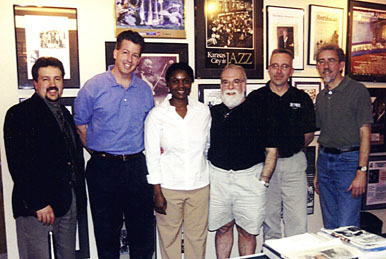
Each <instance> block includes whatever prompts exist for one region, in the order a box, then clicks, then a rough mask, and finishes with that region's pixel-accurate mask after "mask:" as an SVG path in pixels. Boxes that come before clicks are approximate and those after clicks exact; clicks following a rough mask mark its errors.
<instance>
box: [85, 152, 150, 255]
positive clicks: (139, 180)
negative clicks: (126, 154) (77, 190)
mask: <svg viewBox="0 0 386 259" xmlns="http://www.w3.org/2000/svg"><path fill="white" fill-rule="evenodd" d="M146 174H147V168H146V161H145V157H144V155H143V154H142V153H140V154H138V155H136V156H135V157H133V158H130V159H129V160H128V161H122V160H110V159H106V158H101V157H98V156H96V155H93V156H91V159H90V161H89V162H88V164H87V170H86V178H87V185H88V191H89V198H90V206H91V213H92V218H93V223H94V234H95V240H96V244H97V250H98V258H99V259H119V253H120V245H121V244H120V236H121V228H122V225H123V221H125V226H126V230H127V243H128V246H129V251H130V258H131V259H139V258H141V259H151V258H152V256H153V252H154V244H155V225H154V224H155V219H154V211H153V208H154V206H153V186H152V185H150V184H148V183H147V179H146Z"/></svg>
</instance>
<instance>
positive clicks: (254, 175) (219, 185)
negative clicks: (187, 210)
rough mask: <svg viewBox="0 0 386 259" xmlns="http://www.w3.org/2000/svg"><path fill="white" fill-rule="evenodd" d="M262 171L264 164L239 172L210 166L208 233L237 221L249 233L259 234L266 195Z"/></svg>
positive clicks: (263, 215)
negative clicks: (261, 177) (261, 176)
mask: <svg viewBox="0 0 386 259" xmlns="http://www.w3.org/2000/svg"><path fill="white" fill-rule="evenodd" d="M262 169H263V163H260V164H257V165H255V166H253V167H251V168H248V169H245V170H239V171H233V170H223V169H220V168H218V167H215V166H213V165H212V164H210V199H209V226H208V228H209V231H214V230H217V229H219V228H220V227H222V226H224V225H225V224H227V223H229V222H231V221H232V220H235V222H236V224H237V225H238V226H240V227H241V228H243V229H244V230H245V231H247V232H248V233H249V234H252V235H258V234H259V233H260V228H261V225H262V224H263V221H264V217H265V201H266V192H267V188H266V187H265V186H264V182H263V181H260V180H259V178H260V174H261V171H262Z"/></svg>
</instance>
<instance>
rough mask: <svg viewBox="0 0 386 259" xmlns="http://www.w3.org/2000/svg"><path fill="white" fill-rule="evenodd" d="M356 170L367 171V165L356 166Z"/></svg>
mask: <svg viewBox="0 0 386 259" xmlns="http://www.w3.org/2000/svg"><path fill="white" fill-rule="evenodd" d="M357 170H360V171H361V172H364V173H366V172H367V166H358V167H357Z"/></svg>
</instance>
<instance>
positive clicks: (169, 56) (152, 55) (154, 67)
mask: <svg viewBox="0 0 386 259" xmlns="http://www.w3.org/2000/svg"><path fill="white" fill-rule="evenodd" d="M114 48H115V42H106V43H105V49H106V69H107V68H108V66H109V65H113V64H114V62H115V61H114V57H113V51H114ZM176 62H186V63H188V44H185V43H148V42H147V43H146V47H145V49H144V52H143V53H142V55H141V61H140V62H139V65H138V67H137V69H136V70H135V71H134V73H135V74H136V75H137V76H138V77H139V78H141V79H143V80H144V81H145V82H146V83H147V84H148V85H149V86H150V88H151V89H152V91H153V96H154V102H155V103H156V104H159V103H161V102H162V101H163V99H164V98H165V97H166V96H167V95H168V88H167V86H166V80H165V74H166V70H167V69H168V67H169V66H170V65H171V64H173V63H176Z"/></svg>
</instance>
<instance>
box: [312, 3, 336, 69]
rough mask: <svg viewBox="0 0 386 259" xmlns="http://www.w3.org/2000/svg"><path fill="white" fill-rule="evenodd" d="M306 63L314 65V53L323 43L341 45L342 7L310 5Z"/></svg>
mask: <svg viewBox="0 0 386 259" xmlns="http://www.w3.org/2000/svg"><path fill="white" fill-rule="evenodd" d="M308 30H309V33H308V60H307V64H308V65H316V53H317V51H318V50H319V48H320V47H321V46H323V45H325V44H328V43H331V44H336V45H338V46H339V47H341V48H342V47H343V46H342V45H343V8H334V7H328V6H321V5H310V9H309V27H308Z"/></svg>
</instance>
